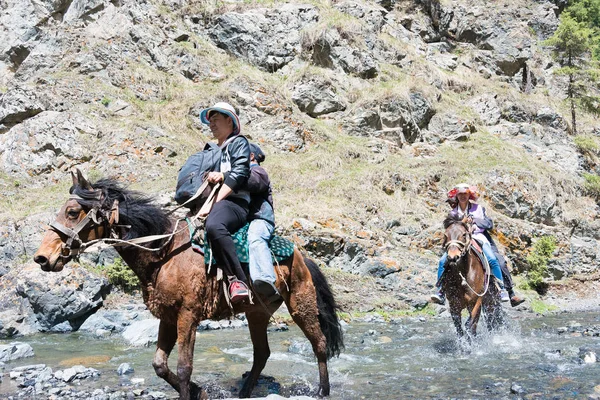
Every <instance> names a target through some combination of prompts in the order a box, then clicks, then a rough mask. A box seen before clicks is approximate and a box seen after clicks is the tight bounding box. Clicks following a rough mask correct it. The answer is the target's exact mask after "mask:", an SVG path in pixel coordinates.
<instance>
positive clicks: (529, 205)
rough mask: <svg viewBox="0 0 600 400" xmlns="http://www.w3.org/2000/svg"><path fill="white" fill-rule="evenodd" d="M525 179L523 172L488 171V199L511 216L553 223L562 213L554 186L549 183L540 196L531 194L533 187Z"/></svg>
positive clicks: (548, 223)
mask: <svg viewBox="0 0 600 400" xmlns="http://www.w3.org/2000/svg"><path fill="white" fill-rule="evenodd" d="M528 182H531V181H530V180H529V178H528V177H527V174H523V175H522V176H516V175H510V176H509V175H506V174H503V175H497V174H495V173H492V174H491V175H490V176H489V177H488V179H487V182H486V187H487V188H489V194H488V196H489V202H490V203H491V204H492V205H493V207H494V208H495V209H496V210H497V211H499V212H501V213H503V214H505V215H507V216H509V217H511V218H519V219H525V220H528V221H531V222H535V223H542V224H546V225H551V226H553V225H556V224H557V223H558V222H559V220H560V216H561V215H562V210H561V209H560V207H559V206H558V197H557V193H556V192H555V190H556V189H555V188H554V187H553V186H551V185H549V186H548V187H547V190H546V191H545V193H544V196H542V197H538V196H535V195H533V192H534V191H535V190H536V189H535V188H534V187H532V186H530V185H531V184H530V183H528Z"/></svg>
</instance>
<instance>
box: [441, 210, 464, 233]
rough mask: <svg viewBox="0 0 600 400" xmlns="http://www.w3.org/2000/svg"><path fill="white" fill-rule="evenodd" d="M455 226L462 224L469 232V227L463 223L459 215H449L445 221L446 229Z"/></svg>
mask: <svg viewBox="0 0 600 400" xmlns="http://www.w3.org/2000/svg"><path fill="white" fill-rule="evenodd" d="M454 224H462V225H463V226H464V227H465V229H467V230H468V228H467V225H466V224H465V223H464V222H463V220H462V218H461V217H459V216H458V215H452V214H448V216H447V217H446V219H445V220H444V229H448V227H449V226H450V225H454Z"/></svg>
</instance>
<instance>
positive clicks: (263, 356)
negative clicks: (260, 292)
mask: <svg viewBox="0 0 600 400" xmlns="http://www.w3.org/2000/svg"><path fill="white" fill-rule="evenodd" d="M258 307H260V306H258ZM246 318H248V329H250V337H251V338H252V347H253V350H254V361H253V363H252V370H250V373H249V374H248V377H247V378H246V381H245V382H244V386H242V389H241V390H240V394H239V396H240V398H241V399H244V398H247V397H250V395H251V394H252V389H254V386H256V382H257V381H258V377H259V376H260V373H261V372H262V370H263V369H264V368H265V364H266V363H267V360H268V358H269V356H270V355H271V350H270V349H269V342H268V340H267V327H268V325H269V318H270V315H268V314H267V313H266V311H265V310H263V309H262V308H260V309H258V310H257V311H253V312H246Z"/></svg>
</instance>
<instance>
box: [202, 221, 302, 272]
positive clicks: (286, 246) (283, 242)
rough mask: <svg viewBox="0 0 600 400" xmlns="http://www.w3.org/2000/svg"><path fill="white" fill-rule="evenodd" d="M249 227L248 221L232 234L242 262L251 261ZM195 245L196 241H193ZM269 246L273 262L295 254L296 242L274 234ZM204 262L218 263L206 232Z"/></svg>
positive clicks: (207, 263)
mask: <svg viewBox="0 0 600 400" xmlns="http://www.w3.org/2000/svg"><path fill="white" fill-rule="evenodd" d="M248 227H250V224H249V223H247V224H246V225H244V226H243V227H241V228H240V229H239V230H238V231H237V232H236V233H234V234H233V235H231V237H232V238H233V243H234V244H235V251H236V253H237V256H238V258H239V260H240V262H241V263H247V262H249V261H250V259H249V258H248ZM190 236H193V232H192V227H191V226H190ZM192 245H194V243H192ZM269 248H270V249H271V258H273V262H280V261H283V260H285V259H287V258H289V257H291V255H292V254H294V243H293V242H292V241H291V240H289V239H285V238H283V237H281V236H277V235H273V237H272V238H271V241H270V242H269ZM203 250H204V262H205V263H206V265H209V264H210V263H211V262H212V264H216V261H215V259H214V257H213V258H212V260H211V252H210V246H209V244H208V239H207V238H206V233H205V234H204V249H203Z"/></svg>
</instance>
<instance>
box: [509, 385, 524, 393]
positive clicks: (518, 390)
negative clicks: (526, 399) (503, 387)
mask: <svg viewBox="0 0 600 400" xmlns="http://www.w3.org/2000/svg"><path fill="white" fill-rule="evenodd" d="M510 392H511V393H512V394H523V393H525V391H524V390H523V388H522V387H521V385H519V384H517V383H514V382H513V383H512V384H511V385H510Z"/></svg>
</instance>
